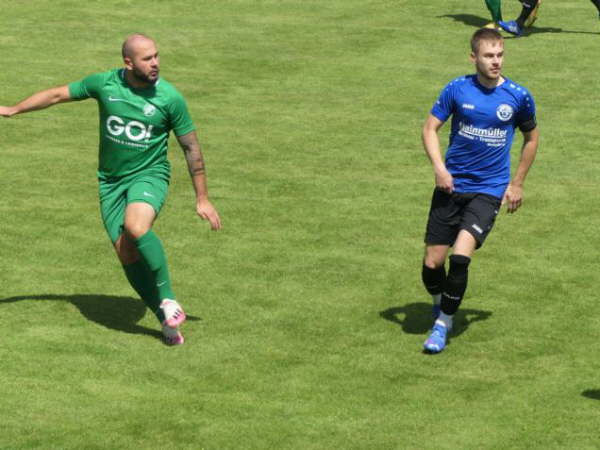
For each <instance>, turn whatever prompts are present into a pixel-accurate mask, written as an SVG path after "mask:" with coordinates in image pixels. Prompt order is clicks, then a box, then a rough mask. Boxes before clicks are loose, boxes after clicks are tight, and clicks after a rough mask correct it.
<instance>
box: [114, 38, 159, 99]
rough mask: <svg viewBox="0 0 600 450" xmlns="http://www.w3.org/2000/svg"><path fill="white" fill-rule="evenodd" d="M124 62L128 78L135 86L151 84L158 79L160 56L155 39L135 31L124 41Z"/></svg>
mask: <svg viewBox="0 0 600 450" xmlns="http://www.w3.org/2000/svg"><path fill="white" fill-rule="evenodd" d="M121 51H122V52H123V62H124V63H125V70H126V76H127V80H128V81H129V82H130V83H131V84H132V85H133V86H134V87H147V86H151V85H152V84H154V83H155V82H156V80H158V73H159V70H160V69H159V66H160V58H159V56H158V50H157V48H156V43H155V42H154V40H153V39H152V38H150V37H148V36H146V35H145V34H142V33H135V34H132V35H130V36H128V37H127V39H125V42H123V48H122V50H121Z"/></svg>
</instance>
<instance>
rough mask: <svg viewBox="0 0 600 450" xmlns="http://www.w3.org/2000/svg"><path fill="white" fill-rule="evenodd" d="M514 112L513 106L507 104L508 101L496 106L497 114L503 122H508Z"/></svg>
mask: <svg viewBox="0 0 600 450" xmlns="http://www.w3.org/2000/svg"><path fill="white" fill-rule="evenodd" d="M513 112H514V111H513V108H512V106H510V105H507V104H506V103H503V104H501V105H500V106H498V108H496V115H497V116H498V119H500V120H501V121H503V122H508V121H509V120H510V119H511V118H512V116H513Z"/></svg>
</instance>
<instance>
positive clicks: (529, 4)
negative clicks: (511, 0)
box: [516, 0, 539, 28]
mask: <svg viewBox="0 0 600 450" xmlns="http://www.w3.org/2000/svg"><path fill="white" fill-rule="evenodd" d="M538 3H539V0H521V5H522V6H523V8H522V9H521V14H520V15H519V17H518V18H517V21H516V22H517V24H518V25H519V27H521V28H523V27H525V23H527V21H528V19H529V16H531V14H532V13H533V12H534V10H536V8H537V6H538ZM531 23H533V22H530V23H529V24H531Z"/></svg>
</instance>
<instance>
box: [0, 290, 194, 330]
mask: <svg viewBox="0 0 600 450" xmlns="http://www.w3.org/2000/svg"><path fill="white" fill-rule="evenodd" d="M27 300H34V301H40V300H41V301H63V302H69V303H72V304H73V305H75V306H76V307H77V309H79V311H80V312H81V314H82V315H83V316H84V317H85V318H86V319H88V320H91V321H92V322H96V323H97V324H100V325H102V326H104V327H106V328H110V329H111V330H117V331H122V332H124V333H130V334H145V335H148V336H153V337H155V338H157V339H161V340H162V333H161V332H160V331H159V330H158V329H152V328H148V327H144V326H142V325H138V322H139V321H140V320H141V319H142V317H144V314H145V313H146V306H145V305H144V303H143V302H142V301H141V300H136V299H135V298H133V297H118V296H112V295H99V294H73V295H58V294H41V295H20V296H17V297H9V298H3V299H0V304H3V303H15V302H20V301H27ZM187 319H188V320H201V319H200V318H199V317H195V316H190V315H188V316H187Z"/></svg>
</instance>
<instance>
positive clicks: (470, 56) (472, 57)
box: [469, 52, 475, 63]
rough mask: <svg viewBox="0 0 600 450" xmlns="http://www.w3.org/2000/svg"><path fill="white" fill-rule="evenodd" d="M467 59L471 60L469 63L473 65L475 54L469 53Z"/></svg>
mask: <svg viewBox="0 0 600 450" xmlns="http://www.w3.org/2000/svg"><path fill="white" fill-rule="evenodd" d="M469 59H470V60H471V62H472V63H474V62H475V53H474V52H471V53H470V54H469Z"/></svg>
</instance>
